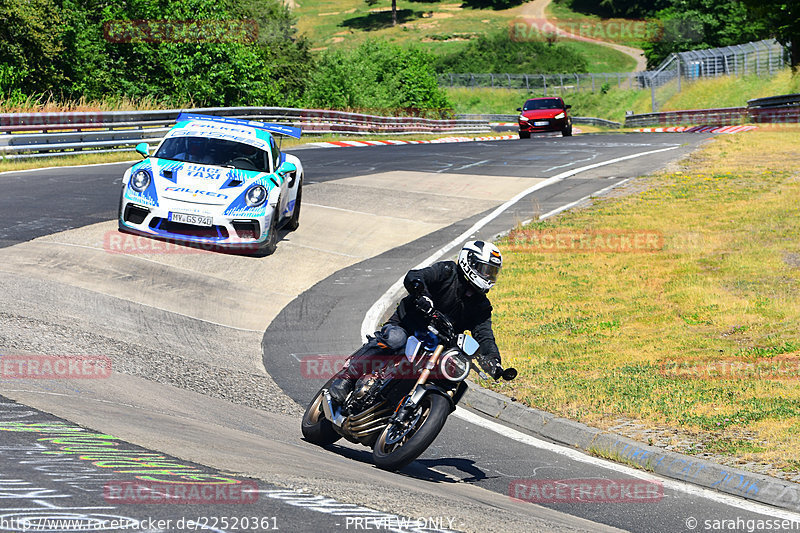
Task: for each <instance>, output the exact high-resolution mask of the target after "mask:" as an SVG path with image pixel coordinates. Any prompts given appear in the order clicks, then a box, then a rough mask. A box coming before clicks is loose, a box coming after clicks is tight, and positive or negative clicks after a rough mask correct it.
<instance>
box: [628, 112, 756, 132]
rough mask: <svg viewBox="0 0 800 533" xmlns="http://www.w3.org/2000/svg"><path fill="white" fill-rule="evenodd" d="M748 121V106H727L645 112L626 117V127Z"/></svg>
mask: <svg viewBox="0 0 800 533" xmlns="http://www.w3.org/2000/svg"><path fill="white" fill-rule="evenodd" d="M744 122H747V108H746V107H725V108H719V109H687V110H683V111H665V112H662V113H645V114H641V115H629V116H627V117H625V127H626V128H631V127H633V128H637V127H642V126H683V125H698V124H703V125H707V126H731V125H734V124H742V123H744Z"/></svg>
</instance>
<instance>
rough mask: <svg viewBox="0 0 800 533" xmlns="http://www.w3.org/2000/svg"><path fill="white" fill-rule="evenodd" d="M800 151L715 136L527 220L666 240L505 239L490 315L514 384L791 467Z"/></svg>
mask: <svg viewBox="0 0 800 533" xmlns="http://www.w3.org/2000/svg"><path fill="white" fill-rule="evenodd" d="M798 158H800V133H798V132H797V131H796V130H794V131H792V130H789V131H780V132H777V131H758V132H751V133H747V134H740V135H735V136H724V137H719V138H717V139H716V140H715V142H713V143H711V144H709V145H707V146H706V147H705V148H704V149H703V150H701V151H700V152H698V153H697V154H696V155H694V156H692V157H691V158H690V159H689V160H687V161H685V162H684V164H683V167H682V170H681V171H675V172H669V173H661V174H657V175H654V176H651V177H648V178H642V179H641V180H640V181H639V182H637V186H638V188H639V189H640V190H641V189H643V191H642V192H640V193H637V194H629V195H627V196H624V195H623V196H620V197H617V198H609V199H604V200H600V201H597V202H596V203H595V205H594V206H592V207H590V208H587V209H583V210H579V211H576V212H572V213H568V214H565V215H563V216H560V217H558V219H556V220H551V221H545V222H541V223H534V224H532V225H531V226H530V227H529V228H528V229H531V230H553V231H571V232H578V233H582V232H585V231H598V230H599V233H596V234H597V235H603V233H602V231H606V230H612V231H614V232H620V231H631V232H637V231H649V232H654V233H653V234H655V235H660V236H662V237H663V241H662V242H663V247H661V248H660V249H658V250H657V251H653V252H651V253H610V252H594V253H591V252H583V253H567V252H562V253H541V252H540V251H539V252H537V251H535V250H533V251H531V250H530V249H528V250H527V251H526V250H525V248H524V247H522V249H517V248H514V247H512V241H510V240H509V239H506V240H504V241H502V242H501V243H500V247H501V249H502V250H503V253H504V256H505V258H506V265H505V267H504V272H503V278H502V279H501V281H500V283H498V286H497V288H496V289H495V292H494V297H493V304H494V305H495V312H496V314H495V324H496V326H495V327H496V333H497V336H498V339H499V343H500V348H501V352H502V353H503V354H504V358H505V361H506V362H507V363H508V364H510V365H514V366H516V367H517V368H518V369H519V370H520V377H519V378H518V379H517V380H516V381H514V382H512V384H510V385H505V386H504V387H503V389H504V392H506V394H512V395H514V396H515V397H516V398H518V399H519V400H520V401H524V402H525V403H527V404H528V405H530V406H533V407H536V408H540V409H544V410H547V411H550V412H553V413H556V414H558V415H561V416H566V417H570V418H573V419H577V420H580V421H582V422H586V423H589V424H592V425H595V426H598V427H601V428H611V427H614V426H615V425H616V424H618V423H619V420H621V419H633V420H635V421H638V423H641V424H644V425H645V426H647V427H666V428H668V429H672V430H674V431H675V432H682V433H684V434H686V433H688V434H690V435H694V436H695V438H694V439H693V440H695V441H696V446H695V447H694V448H693V450H694V451H696V452H711V453H715V454H719V455H725V456H735V457H738V458H741V459H743V460H747V461H755V462H766V463H771V464H773V465H775V466H776V467H777V468H782V469H785V470H792V469H794V470H797V469H798V467H799V466H800V462H798V461H797V460H796V454H797V452H796V450H797V449H798V446H800V387H798V386H797V379H798V378H800V303H798V302H799V300H798V298H797V296H798V293H799V292H800V238H799V237H800V221H799V220H800V218H798V214H799V212H800V208H798V205H800V180H799V179H798V177H797V175H796V172H797V168H796V165H795V162H796V161H797V160H798ZM634 190H635V189H634ZM531 235H533V234H527V236H526V238H527V239H528V241H532V237H531ZM606 235H607V234H606ZM520 244H524V243H523V242H521V241H520ZM514 250H519V251H514ZM726 365H727V366H726ZM732 368H733V369H736V370H731V369H732Z"/></svg>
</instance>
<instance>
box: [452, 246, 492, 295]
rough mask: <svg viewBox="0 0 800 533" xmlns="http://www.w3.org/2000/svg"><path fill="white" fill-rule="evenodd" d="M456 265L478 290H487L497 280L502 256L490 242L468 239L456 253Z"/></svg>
mask: <svg viewBox="0 0 800 533" xmlns="http://www.w3.org/2000/svg"><path fill="white" fill-rule="evenodd" d="M458 266H459V267H460V268H461V271H462V272H463V273H464V276H466V278H467V279H468V280H469V281H470V283H472V284H473V285H475V287H476V288H477V289H478V290H480V291H483V292H489V289H491V288H492V287H494V283H495V281H497V274H498V273H499V272H500V268H501V267H502V266H503V257H502V256H501V255H500V250H498V249H497V246H495V245H494V244H492V243H490V242H483V241H470V242H468V243H466V244H464V247H463V248H461V252H460V253H459V254H458Z"/></svg>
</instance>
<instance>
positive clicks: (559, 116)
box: [553, 112, 567, 118]
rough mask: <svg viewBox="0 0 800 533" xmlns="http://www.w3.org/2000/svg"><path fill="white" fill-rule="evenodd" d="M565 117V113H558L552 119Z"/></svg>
mask: <svg viewBox="0 0 800 533" xmlns="http://www.w3.org/2000/svg"><path fill="white" fill-rule="evenodd" d="M566 116H567V114H566V113H564V112H561V113H559V114H558V115H556V116H554V117H553V118H564V117H566Z"/></svg>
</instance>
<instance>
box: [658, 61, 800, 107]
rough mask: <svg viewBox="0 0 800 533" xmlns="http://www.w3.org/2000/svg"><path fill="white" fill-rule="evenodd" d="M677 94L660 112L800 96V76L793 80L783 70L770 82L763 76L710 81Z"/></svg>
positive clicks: (731, 105)
mask: <svg viewBox="0 0 800 533" xmlns="http://www.w3.org/2000/svg"><path fill="white" fill-rule="evenodd" d="M681 89H682V90H681V92H680V93H678V92H677V91H676V90H675V88H673V93H674V96H672V97H671V98H669V99H667V100H666V101H665V102H664V104H663V105H662V106H661V110H662V111H670V110H680V109H703V108H714V107H738V106H745V105H747V100H750V99H752V98H763V97H766V96H775V95H779V94H794V93H797V92H800V76H797V75H795V76H793V75H792V72H791V70H789V69H786V70H783V71H781V72H779V73H778V74H777V75H775V76H773V77H772V78H767V77H765V76H745V77H735V76H730V77H727V76H726V77H723V78H710V79H706V80H701V81H697V82H695V83H688V84H687V83H684V84H683V86H682V87H681Z"/></svg>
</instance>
